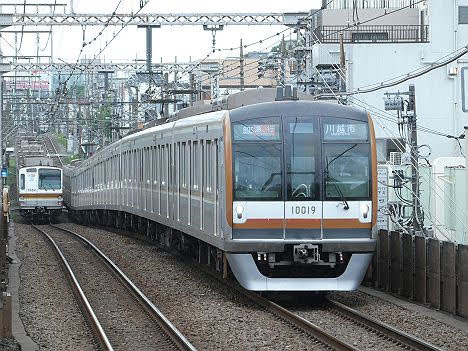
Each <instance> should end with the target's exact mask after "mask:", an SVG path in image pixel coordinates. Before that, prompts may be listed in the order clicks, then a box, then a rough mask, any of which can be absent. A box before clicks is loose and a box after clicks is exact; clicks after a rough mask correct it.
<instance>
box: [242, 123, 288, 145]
mask: <svg viewBox="0 0 468 351" xmlns="http://www.w3.org/2000/svg"><path fill="white" fill-rule="evenodd" d="M280 138H281V137H280V127H279V124H250V125H246V124H235V125H234V140H237V141H253V140H257V141H260V140H266V141H274V140H280Z"/></svg>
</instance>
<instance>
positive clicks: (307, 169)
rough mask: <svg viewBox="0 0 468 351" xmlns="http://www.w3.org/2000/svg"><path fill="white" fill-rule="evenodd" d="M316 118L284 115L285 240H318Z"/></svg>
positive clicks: (318, 151) (318, 202)
mask: <svg viewBox="0 0 468 351" xmlns="http://www.w3.org/2000/svg"><path fill="white" fill-rule="evenodd" d="M318 125H319V124H318V118H317V117H285V118H283V136H284V160H285V161H284V168H285V169H284V174H285V177H284V181H285V186H284V189H285V194H284V196H285V197H284V200H285V202H284V215H285V232H284V235H285V239H298V240H299V239H319V238H321V232H322V230H321V227H322V202H321V201H320V179H321V177H320V173H319V169H320V143H319V141H320V130H319V128H318Z"/></svg>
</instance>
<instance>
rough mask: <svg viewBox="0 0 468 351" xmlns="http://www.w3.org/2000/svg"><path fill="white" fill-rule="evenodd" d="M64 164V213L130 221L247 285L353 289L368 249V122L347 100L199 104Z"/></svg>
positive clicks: (371, 156)
mask: <svg viewBox="0 0 468 351" xmlns="http://www.w3.org/2000/svg"><path fill="white" fill-rule="evenodd" d="M182 111H183V110H182ZM67 173H68V175H69V176H70V185H71V189H70V193H69V195H68V199H66V201H67V205H68V207H69V210H70V213H71V214H72V215H73V216H75V217H79V218H80V220H82V221H83V220H85V221H86V220H87V221H90V222H94V223H107V224H111V225H116V226H117V227H127V228H128V227H132V228H138V230H139V231H141V232H143V234H144V235H149V236H151V237H154V236H157V237H158V238H159V240H160V241H161V242H164V243H166V244H167V245H169V244H170V243H176V246H178V247H182V248H185V251H186V252H187V251H188V252H190V254H192V255H193V256H194V257H197V258H198V259H199V260H200V262H207V261H210V260H211V261H212V262H215V264H216V267H217V269H219V270H224V272H225V273H226V271H227V266H228V264H229V267H230V269H231V271H232V272H233V274H234V276H235V277H236V279H237V280H238V281H239V282H240V284H241V285H242V286H244V287H245V288H246V289H250V290H257V291H295V290H296V291H323V290H326V291H331V290H353V289H356V288H357V286H358V285H359V284H360V283H361V281H362V279H363V277H364V274H365V272H366V270H367V267H368V265H369V262H370V260H371V257H372V255H373V252H374V251H375V247H376V240H375V236H376V217H377V213H376V212H377V191H376V186H377V181H376V151H375V137H374V130H373V124H372V120H371V118H370V116H369V115H368V114H367V113H365V112H363V111H359V110H357V109H354V108H351V107H347V106H342V105H337V104H331V103H323V102H310V101H275V102H267V103H259V104H253V105H249V106H244V107H238V108H234V109H230V110H220V111H214V112H208V113H203V114H200V115H196V116H192V117H187V118H183V119H179V120H176V121H172V122H168V123H165V124H162V125H159V126H155V127H152V128H149V129H146V130H143V131H141V132H139V133H136V134H133V135H129V136H127V137H125V138H123V139H121V140H120V141H118V142H116V143H114V144H112V145H110V146H108V147H106V148H105V149H103V150H102V151H101V152H99V153H98V154H96V155H94V156H93V157H91V158H90V159H88V160H86V161H84V162H83V163H82V164H81V165H80V166H79V167H77V168H76V169H71V170H68V172H67ZM227 263H228V264H227ZM220 267H221V268H220Z"/></svg>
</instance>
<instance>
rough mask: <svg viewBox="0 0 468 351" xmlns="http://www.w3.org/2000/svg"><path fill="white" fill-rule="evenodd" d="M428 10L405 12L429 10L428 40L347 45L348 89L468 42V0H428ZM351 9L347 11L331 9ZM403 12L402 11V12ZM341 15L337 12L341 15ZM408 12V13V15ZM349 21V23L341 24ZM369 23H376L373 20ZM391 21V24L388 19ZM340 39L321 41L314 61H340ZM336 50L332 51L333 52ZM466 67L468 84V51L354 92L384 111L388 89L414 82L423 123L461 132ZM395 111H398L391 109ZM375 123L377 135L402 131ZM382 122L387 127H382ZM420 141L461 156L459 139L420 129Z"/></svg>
mask: <svg viewBox="0 0 468 351" xmlns="http://www.w3.org/2000/svg"><path fill="white" fill-rule="evenodd" d="M427 3H428V9H427V12H423V16H420V14H417V15H416V16H414V11H424V9H422V10H420V9H409V10H412V11H410V12H411V13H413V14H411V15H410V14H409V13H410V12H409V13H407V14H404V15H403V17H404V18H406V19H405V21H406V20H407V19H408V18H414V19H415V18H416V17H417V18H418V19H419V18H421V17H424V14H426V16H427V17H426V19H425V21H427V24H429V31H430V33H429V43H420V42H419V43H418V42H414V43H365V44H364V43H363V44H346V45H345V52H346V67H347V72H346V74H347V78H348V90H354V89H357V88H359V87H365V86H366V85H370V84H375V83H379V82H382V81H385V80H387V79H392V78H395V77H397V76H401V75H405V74H407V73H409V72H411V71H413V70H415V69H419V68H421V67H424V68H426V67H430V65H431V64H433V63H434V62H435V61H436V60H438V59H441V58H442V57H444V56H446V55H449V54H450V53H452V52H453V51H455V50H457V49H459V48H461V47H464V46H466V45H467V43H468V24H460V25H459V24H458V6H468V0H454V1H449V2H447V1H436V0H429V1H428V2H427ZM328 11H329V12H331V11H347V10H328ZM375 11H380V10H378V9H375ZM401 12H402V13H403V11H401ZM337 16H338V15H337ZM408 16H409V17H408ZM397 22H398V21H397V20H395V24H396V23H397ZM342 24H346V23H342ZM369 24H376V23H374V22H371V23H369ZM386 24H390V23H386ZM337 50H338V45H337V44H320V45H316V46H315V47H314V49H313V64H314V66H316V65H318V64H320V63H324V62H323V61H324V60H327V57H328V60H329V61H331V62H333V63H334V62H335V61H336V57H335V56H336V52H337ZM330 55H331V56H330ZM463 67H467V72H466V73H467V74H466V79H467V87H468V55H465V56H463V57H462V58H461V59H459V60H457V61H455V62H453V63H451V64H449V65H448V66H447V67H441V68H438V69H435V70H433V71H431V72H430V73H428V74H425V75H423V76H421V77H418V78H415V79H411V80H409V81H406V82H404V83H402V84H400V85H398V86H394V87H391V88H388V89H382V90H378V91H376V92H372V93H368V94H360V95H358V96H356V97H354V98H353V99H354V101H355V102H356V103H357V104H362V102H360V101H359V100H363V101H364V102H365V103H367V104H370V105H372V106H374V107H376V108H379V109H381V110H384V101H383V98H384V93H385V92H387V91H388V92H397V91H407V90H408V85H409V84H415V86H416V102H417V116H418V125H420V126H424V127H428V128H431V129H433V130H437V131H439V132H442V133H446V134H449V135H454V136H459V135H461V134H463V132H464V126H465V125H468V112H463V111H462V89H463V87H462V79H461V73H460V72H461V68H463ZM450 68H458V73H457V74H456V75H455V76H451V75H449V74H448V70H449V69H450ZM466 93H467V94H466V95H467V97H466V106H467V108H468V88H467V89H466ZM389 113H392V114H393V115H394V116H396V113H395V112H392V111H390V112H389ZM376 118H377V119H378V123H376V128H377V137H378V138H389V137H396V136H398V129H397V126H396V124H394V123H391V122H388V121H386V120H384V119H382V118H378V117H376ZM381 125H382V126H381ZM418 137H419V143H420V144H429V145H430V146H431V147H432V155H431V159H433V158H435V157H439V156H460V155H461V152H460V147H459V144H458V143H457V142H456V141H455V140H453V139H448V138H445V137H441V136H436V135H434V134H428V133H425V132H421V131H420V132H419V133H418Z"/></svg>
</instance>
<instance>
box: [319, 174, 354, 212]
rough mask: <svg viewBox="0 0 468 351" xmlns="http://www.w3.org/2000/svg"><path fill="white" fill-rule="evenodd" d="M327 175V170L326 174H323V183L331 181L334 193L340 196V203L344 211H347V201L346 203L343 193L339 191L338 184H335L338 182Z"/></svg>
mask: <svg viewBox="0 0 468 351" xmlns="http://www.w3.org/2000/svg"><path fill="white" fill-rule="evenodd" d="M328 173H329V172H328V170H327V171H326V173H325V174H326V176H325V183H327V182H328V180H331V181H332V182H333V185H334V186H335V189H336V191H337V192H338V195H340V200H341V202H342V203H343V205H344V206H343V208H344V209H345V210H349V204H348V201H346V197H345V196H344V194H343V191H341V188H340V187H339V186H338V184H337V182H338V181H337V179H336V178H332V177H330V176H329V174H328Z"/></svg>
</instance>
